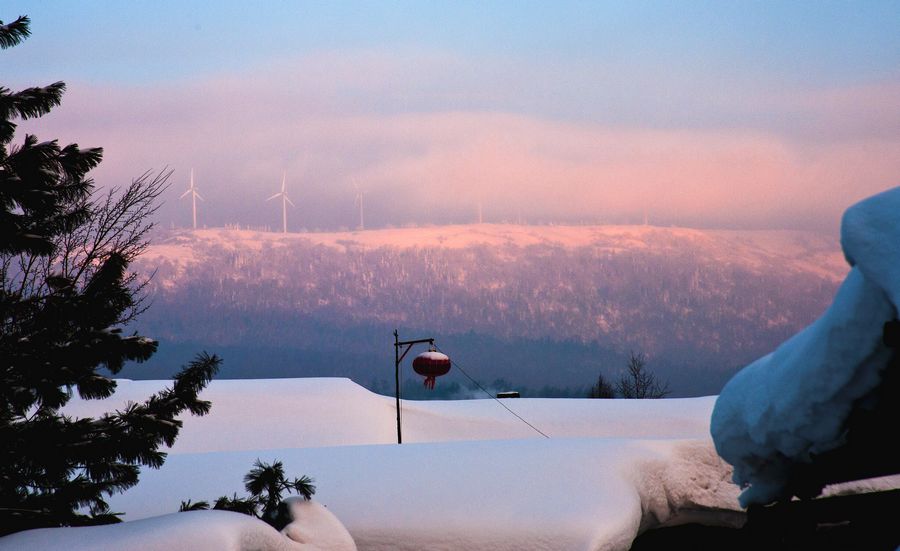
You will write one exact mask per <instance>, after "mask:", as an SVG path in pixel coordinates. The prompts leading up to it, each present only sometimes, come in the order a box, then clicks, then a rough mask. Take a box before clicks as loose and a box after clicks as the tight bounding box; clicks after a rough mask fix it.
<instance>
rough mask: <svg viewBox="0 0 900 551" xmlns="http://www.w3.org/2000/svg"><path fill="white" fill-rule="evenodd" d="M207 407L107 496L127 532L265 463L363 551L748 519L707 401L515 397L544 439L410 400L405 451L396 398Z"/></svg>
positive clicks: (127, 396) (626, 533)
mask: <svg viewBox="0 0 900 551" xmlns="http://www.w3.org/2000/svg"><path fill="white" fill-rule="evenodd" d="M164 384H165V382H163V381H119V387H118V389H117V391H116V393H115V394H114V395H113V396H111V397H110V398H108V399H107V400H104V401H102V402H99V401H93V400H91V401H80V400H77V399H73V400H72V402H70V406H71V407H69V408H67V413H68V414H70V415H73V416H79V415H89V414H96V413H97V412H98V411H100V410H103V409H106V410H109V409H115V408H118V407H122V404H124V403H125V402H127V401H128V400H134V399H138V398H139V397H140V396H143V395H146V394H148V393H150V392H153V390H154V389H155V388H158V387H160V386H162V385H164ZM203 398H204V399H208V400H211V401H212V403H213V407H212V411H211V412H210V414H209V415H207V416H204V417H200V418H195V417H189V418H186V419H185V426H184V430H183V432H182V434H181V436H180V437H179V439H178V440H177V441H176V443H175V446H174V448H173V449H171V450H170V455H169V457H168V459H167V460H166V463H165V464H164V465H163V467H162V468H161V469H159V470H153V469H148V470H145V471H144V472H142V474H141V481H140V483H139V484H138V485H137V486H136V487H135V488H132V489H131V490H129V491H127V492H125V493H124V494H118V495H115V496H112V497H111V498H110V507H111V509H112V510H114V511H122V512H124V513H125V519H127V520H128V522H126V523H124V524H123V525H120V527H121V529H125V528H129V527H133V526H134V527H135V529H137V526H141V524H138V523H139V522H141V523H142V522H144V521H140V520H139V519H148V521H147V522H151V521H153V522H157V520H156V519H175V520H179V521H183V519H184V517H180V516H179V515H183V514H184V513H179V514H178V515H174V516H172V515H171V513H172V512H173V511H175V510H177V509H178V505H179V503H180V501H181V500H184V499H188V498H192V499H195V500H196V499H210V498H212V497H215V496H218V495H223V494H226V495H231V493H232V492H238V493H242V477H243V475H244V474H245V473H246V472H247V470H248V469H249V468H250V466H251V465H252V463H253V461H254V460H256V459H257V458H259V459H262V460H264V461H272V460H275V459H278V460H280V461H282V462H283V463H284V467H285V470H286V472H287V473H288V474H289V475H290V476H300V475H302V474H307V475H309V476H311V477H313V478H314V479H315V481H316V487H317V492H316V500H317V501H318V502H319V503H322V504H324V505H327V511H329V512H331V513H332V514H333V515H334V516H335V517H337V518H338V519H340V522H341V523H343V525H344V526H346V529H347V530H348V531H349V533H350V535H351V536H352V538H353V540H355V543H356V545H357V547H358V548H359V549H361V550H378V551H380V550H385V551H387V550H410V551H412V550H421V549H446V550H455V549H471V550H485V551H487V550H498V551H505V550H509V551H512V550H517V551H520V550H545V549H546V550H568V549H571V550H622V551H624V550H627V549H628V548H629V547H630V546H631V543H632V541H633V540H634V538H635V537H636V536H637V534H638V533H639V532H641V531H643V530H646V529H649V528H652V527H655V526H659V525H661V524H671V523H677V522H683V521H689V520H701V521H704V522H707V523H711V524H719V525H723V524H724V525H735V524H740V523H741V522H742V513H741V511H740V509H739V508H738V504H737V495H738V488H737V486H735V485H734V484H733V483H732V482H731V481H730V478H731V469H730V467H729V466H728V465H727V464H726V463H725V462H724V461H722V460H721V459H720V458H719V457H718V455H717V454H716V452H715V449H714V447H713V444H712V440H711V439H710V436H709V417H710V414H711V412H712V407H713V403H714V398H712V397H706V398H690V399H671V400H589V399H517V400H510V401H509V402H507V403H508V405H509V407H511V408H513V409H514V410H515V411H516V412H517V413H519V414H520V415H522V416H523V417H525V418H526V419H528V420H529V422H532V423H534V424H535V425H536V426H538V427H540V428H541V430H543V431H544V432H546V433H547V434H549V435H550V437H551V438H550V439H549V440H548V439H544V438H542V437H540V436H539V435H537V434H536V433H535V432H533V431H532V430H530V429H529V428H528V427H527V426H525V425H523V424H522V423H521V422H519V421H518V420H517V419H515V418H514V417H512V416H511V415H509V413H507V412H506V411H504V410H503V409H502V408H501V407H500V406H499V405H498V404H497V403H496V402H494V401H493V400H466V401H436V402H405V403H404V405H403V407H404V416H403V422H404V425H403V427H404V430H403V434H404V444H403V445H397V444H396V440H395V438H396V425H395V410H394V407H393V398H388V397H385V396H379V395H377V394H373V393H371V392H369V391H367V390H366V389H364V388H362V387H360V386H359V385H357V384H355V383H353V382H352V381H349V380H347V379H329V378H317V379H316V378H313V379H279V380H250V381H246V380H245V381H237V380H222V381H213V382H212V383H211V384H210V386H209V387H208V388H207V389H206V390H204V394H203ZM407 441H408V442H409V443H407ZM166 515H168V516H166ZM197 518H198V522H200V520H202V517H197ZM243 520H245V519H241V521H243ZM246 520H247V521H252V520H253V519H246ZM160 522H162V521H160ZM167 522H168V521H167ZM148 526H150V525H148ZM152 526H162V525H156V524H153V525H152ZM217 526H219V525H218V524H215V525H213V526H211V527H210V530H219V528H217ZM108 529H109V530H112V528H108ZM54 530H58V531H59V533H61V534H65V533H66V532H67V531H69V530H81V529H54ZM222 530H226V529H225V528H222ZM227 530H232V528H227ZM163 532H165V533H169V532H170V530H169V529H168V528H165V529H163ZM146 533H147V534H148V535H147V536H146V537H147V538H148V539H147V543H146V544H144V545H143V546H138V547H137V548H141V549H160V548H166V545H167V543H163V544H160V545H159V546H156V547H154V546H153V545H155V544H153V545H151V543H150V542H151V541H152V540H153V537H151V536H150V535H149V529H148V531H147V532H146ZM182 533H184V534H186V535H185V536H184V537H185V538H187V539H185V541H189V542H190V546H188V545H184V546H181V547H180V548H182V549H187V548H190V549H197V550H201V551H202V550H204V549H209V550H212V549H235V550H243V549H249V548H248V547H240V546H238V547H228V546H226V545H224V544H223V545H219V543H221V540H215V542H216V543H215V544H213V543H209V544H205V543H203V541H200V540H197V539H195V538H194V536H188V535H187V534H188V533H187V532H182ZM228 533H234V532H233V531H230V532H228ZM273 533H274V534H276V535H277V533H275V532H274V531H273ZM26 534H29V535H30V534H31V533H26ZM287 535H290V533H288V534H287ZM24 536H25V535H24V534H23V535H21V536H16V537H24ZM65 537H66V538H71V539H72V540H77V539H79V538H81V536H80V535H79V536H75V535H72V536H65ZM98 537H99V536H98ZM106 537H110V538H112V532H107V533H106ZM166 537H168V536H166ZM282 537H283V536H282ZM7 539H8V538H4V539H0V549H2V550H3V551H6V550H7V549H19V548H23V547H22V546H21V545H18V544H17V543H16V544H13V543H7V542H6V541H5V540H7ZM18 541H20V540H16V542H18ZM42 541H45V540H42ZM57 541H59V540H57ZM90 541H97V540H90ZM110 541H112V540H110ZM163 541H164V542H171V541H172V540H169V539H166V540H163ZM210 541H211V542H212V541H213V540H210ZM229 541H232V540H229ZM278 541H281V540H278ZM276 544H277V545H287V544H285V543H284V542H283V541H281V543H276V542H273V543H272V545H276ZM229 545H230V544H229ZM34 548H36V549H68V548H69V547H68V546H66V545H62V546H60V545H42V544H36V545H35V546H34ZM110 548H121V549H125V548H133V546H130V545H125V544H122V545H112V547H110ZM172 548H179V547H177V546H172ZM253 549H259V550H265V549H281V547H265V546H259V547H253ZM335 549H338V548H335Z"/></svg>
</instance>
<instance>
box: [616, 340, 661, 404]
mask: <svg viewBox="0 0 900 551" xmlns="http://www.w3.org/2000/svg"><path fill="white" fill-rule="evenodd" d="M646 365H647V358H646V357H645V356H644V354H643V353H640V354H635V353H634V352H633V351H632V352H631V356H630V357H629V359H628V365H627V367H628V371H627V372H626V373H623V374H622V376H621V377H619V380H618V381H617V382H616V392H617V393H618V394H619V396H620V397H621V398H663V397H664V396H666V395H667V394H669V392H670V391H669V383H668V382H666V383H660V381H659V379H657V378H656V375H654V374H653V372H651V371H648V370H647V369H646Z"/></svg>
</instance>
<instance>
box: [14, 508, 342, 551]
mask: <svg viewBox="0 0 900 551" xmlns="http://www.w3.org/2000/svg"><path fill="white" fill-rule="evenodd" d="M293 505H294V508H295V515H296V517H297V519H298V520H296V521H294V522H292V523H291V524H289V525H288V526H286V527H285V529H284V530H283V531H282V532H281V533H279V532H278V531H276V530H275V529H274V528H272V527H271V526H269V525H268V524H266V523H265V522H263V521H261V520H258V519H255V518H252V517H249V516H247V515H242V514H240V513H232V512H228V511H189V512H185V513H173V514H168V515H161V516H158V517H153V518H148V519H144V520H137V521H134V522H128V523H124V524H110V525H106V526H86V527H80V528H44V529H41V530H29V531H26V532H19V533H18V534H13V535H11V536H7V537H4V538H0V549H3V550H6V549H9V550H15V549H32V550H36V549H66V550H67V551H122V550H140V551H179V550H184V551H202V550H206V549H208V550H210V551H213V550H215V551H261V550H265V551H355V550H356V547H355V546H354V544H353V539H352V538H351V537H350V534H348V533H347V531H346V529H344V527H343V525H341V523H340V521H338V520H337V518H336V517H335V516H334V515H333V514H331V512H329V511H328V510H327V509H326V508H324V507H323V506H321V505H319V504H317V503H314V502H299V503H294V504H293Z"/></svg>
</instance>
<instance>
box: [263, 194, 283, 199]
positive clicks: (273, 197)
mask: <svg viewBox="0 0 900 551" xmlns="http://www.w3.org/2000/svg"><path fill="white" fill-rule="evenodd" d="M280 196H281V193H276V194H275V195H273V196H271V197H269V198H268V199H266V201H271V200H272V199H275V198H276V197H280Z"/></svg>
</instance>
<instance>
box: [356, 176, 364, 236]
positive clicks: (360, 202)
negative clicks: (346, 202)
mask: <svg viewBox="0 0 900 551" xmlns="http://www.w3.org/2000/svg"><path fill="white" fill-rule="evenodd" d="M353 187H354V188H355V189H356V198H355V199H354V200H353V204H354V205H359V229H361V230H364V229H366V225H365V224H364V223H363V192H362V190H361V189H359V185H357V183H356V182H355V181H354V182H353Z"/></svg>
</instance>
